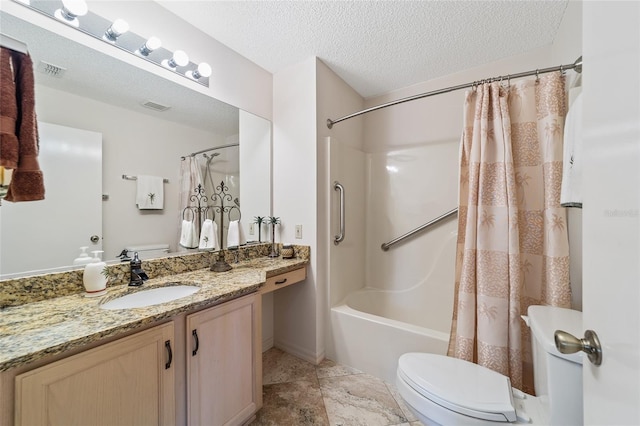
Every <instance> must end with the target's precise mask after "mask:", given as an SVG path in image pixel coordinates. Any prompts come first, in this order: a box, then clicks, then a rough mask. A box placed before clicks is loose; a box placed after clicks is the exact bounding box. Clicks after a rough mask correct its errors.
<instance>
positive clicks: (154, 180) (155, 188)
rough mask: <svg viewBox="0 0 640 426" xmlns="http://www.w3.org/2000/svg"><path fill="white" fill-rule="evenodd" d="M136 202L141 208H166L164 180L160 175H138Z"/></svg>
mask: <svg viewBox="0 0 640 426" xmlns="http://www.w3.org/2000/svg"><path fill="white" fill-rule="evenodd" d="M136 204H137V205H138V209H140V210H162V209H163V208H164V181H163V179H162V178H161V177H158V176H144V175H142V176H138V191H137V194H136Z"/></svg>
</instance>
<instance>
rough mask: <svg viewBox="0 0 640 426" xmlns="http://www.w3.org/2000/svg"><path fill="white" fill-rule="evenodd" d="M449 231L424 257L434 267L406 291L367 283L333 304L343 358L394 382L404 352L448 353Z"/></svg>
mask: <svg viewBox="0 0 640 426" xmlns="http://www.w3.org/2000/svg"><path fill="white" fill-rule="evenodd" d="M451 225H452V224H449V226H448V227H449V228H451ZM439 231H440V232H439V233H438V234H443V233H444V230H439ZM446 235H447V237H448V238H447V239H445V241H444V244H443V245H442V247H440V248H439V249H438V250H437V251H435V253H434V256H433V258H431V259H430V260H429V261H427V262H425V263H427V264H428V269H429V273H428V274H427V276H426V277H425V278H424V279H423V280H421V281H420V282H419V283H418V284H417V285H415V286H413V287H411V288H409V289H406V290H401V291H398V290H395V291H393V290H381V289H375V288H372V287H368V288H365V289H362V290H358V291H355V292H352V293H350V294H349V295H348V296H347V297H346V298H345V299H344V300H343V302H342V303H341V304H339V305H337V306H334V307H333V308H332V309H331V324H332V326H333V333H334V344H335V356H336V359H337V360H339V362H340V363H342V364H345V365H350V366H355V367H356V368H358V369H359V370H362V371H364V372H366V373H368V374H371V375H373V376H376V377H380V378H381V379H383V380H385V381H388V382H390V383H392V382H393V381H394V380H395V372H396V368H397V365H398V358H399V357H400V355H402V354H403V353H407V352H429V353H436V354H442V355H444V354H446V352H447V345H448V343H449V329H450V325H451V313H452V308H453V291H452V283H453V272H454V256H455V245H456V234H455V232H453V231H452V230H451V229H449V230H448V232H447V233H446ZM439 237H442V236H441V235H439Z"/></svg>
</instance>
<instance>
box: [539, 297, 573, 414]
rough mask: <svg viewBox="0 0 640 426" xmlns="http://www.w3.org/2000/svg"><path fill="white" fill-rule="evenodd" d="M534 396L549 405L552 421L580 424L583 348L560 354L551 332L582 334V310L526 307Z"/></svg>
mask: <svg viewBox="0 0 640 426" xmlns="http://www.w3.org/2000/svg"><path fill="white" fill-rule="evenodd" d="M528 316H529V327H531V349H532V352H533V375H534V386H535V390H536V396H538V397H539V398H540V400H541V402H542V403H543V404H544V405H546V406H548V410H549V419H550V423H551V424H552V425H582V424H583V414H582V401H583V394H582V355H583V353H582V352H578V353H574V354H562V353H560V352H558V350H557V349H556V345H555V341H554V337H553V336H554V333H555V331H556V330H564V331H566V332H568V333H571V334H573V335H574V336H582V335H583V330H582V312H580V311H574V310H572V309H564V308H557V307H552V306H530V307H529V310H528Z"/></svg>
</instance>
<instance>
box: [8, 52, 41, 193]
mask: <svg viewBox="0 0 640 426" xmlns="http://www.w3.org/2000/svg"><path fill="white" fill-rule="evenodd" d="M2 51H3V56H4V55H5V53H6V52H5V51H6V49H4V48H2ZM8 52H9V54H10V56H11V65H13V78H14V81H15V92H14V93H15V101H16V105H17V107H18V115H17V119H16V125H15V129H16V134H17V137H18V164H17V167H15V170H14V171H13V174H12V177H11V183H10V184H9V190H8V191H7V196H6V198H5V199H6V200H7V201H36V200H43V199H44V179H43V177H42V171H41V170H40V165H39V163H38V151H39V149H40V147H39V142H38V123H37V120H36V109H35V98H36V96H35V95H36V94H35V87H34V78H33V63H32V62H31V57H30V56H29V55H25V54H23V53H20V52H14V51H12V50H9V51H8ZM0 66H3V68H2V70H3V71H2V82H3V85H4V81H5V80H4V78H5V77H4V75H5V70H4V63H0ZM3 110H4V106H3ZM3 148H4V147H3ZM9 149H11V148H9ZM2 155H3V156H4V154H2Z"/></svg>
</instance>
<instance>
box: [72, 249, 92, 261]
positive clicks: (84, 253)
mask: <svg viewBox="0 0 640 426" xmlns="http://www.w3.org/2000/svg"><path fill="white" fill-rule="evenodd" d="M88 248H89V247H80V256H78V257H76V258H75V259H74V260H73V264H74V265H86V264H88V263H91V261H92V260H93V259H92V258H90V257H89V255H88V254H87V249H88Z"/></svg>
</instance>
